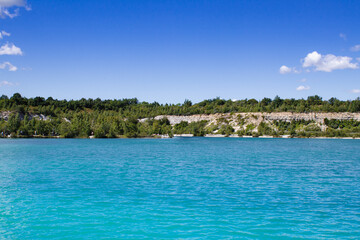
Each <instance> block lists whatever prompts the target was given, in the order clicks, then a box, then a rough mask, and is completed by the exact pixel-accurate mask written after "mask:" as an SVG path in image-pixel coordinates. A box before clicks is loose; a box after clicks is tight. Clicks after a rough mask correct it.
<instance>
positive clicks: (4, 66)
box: [0, 62, 18, 72]
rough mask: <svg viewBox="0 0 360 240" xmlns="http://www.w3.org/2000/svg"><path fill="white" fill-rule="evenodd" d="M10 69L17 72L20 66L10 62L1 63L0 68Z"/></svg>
mask: <svg viewBox="0 0 360 240" xmlns="http://www.w3.org/2000/svg"><path fill="white" fill-rule="evenodd" d="M6 68H7V69H8V70H9V71H10V72H15V71H16V70H17V69H18V68H17V67H16V66H14V65H12V64H11V63H9V62H3V63H0V69H6Z"/></svg>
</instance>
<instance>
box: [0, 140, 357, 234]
mask: <svg viewBox="0 0 360 240" xmlns="http://www.w3.org/2000/svg"><path fill="white" fill-rule="evenodd" d="M0 236H1V237H0V238H1V239H143V238H147V239H233V238H237V239H359V236H360V140H333V139H331V140H325V139H233V138H217V139H214V138H174V139H86V140H85V139H24V140H21V139H15V140H6V139H0Z"/></svg>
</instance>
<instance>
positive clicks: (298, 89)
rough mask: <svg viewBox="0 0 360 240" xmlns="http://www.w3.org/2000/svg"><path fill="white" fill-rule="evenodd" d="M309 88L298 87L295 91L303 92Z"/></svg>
mask: <svg viewBox="0 0 360 240" xmlns="http://www.w3.org/2000/svg"><path fill="white" fill-rule="evenodd" d="M309 89H310V87H309V86H303V85H300V86H298V87H297V88H296V90H297V91H305V90H309Z"/></svg>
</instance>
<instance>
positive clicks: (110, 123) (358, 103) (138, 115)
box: [0, 93, 360, 137]
mask: <svg viewBox="0 0 360 240" xmlns="http://www.w3.org/2000/svg"><path fill="white" fill-rule="evenodd" d="M5 111H9V112H11V113H12V114H11V115H10V116H9V119H8V120H7V121H5V120H4V119H0V133H2V135H1V136H7V135H10V134H11V135H12V136H19V137H31V136H34V135H36V136H38V137H40V136H62V137H89V136H91V135H94V136H95V137H145V136H154V135H170V136H171V135H172V134H173V133H174V134H181V133H191V134H194V135H196V136H202V135H204V134H206V133H212V132H217V133H222V134H225V135H230V134H232V133H233V129H232V127H231V126H230V125H229V124H228V121H227V120H226V119H219V121H218V123H217V125H214V126H211V127H208V129H205V126H206V125H207V123H206V122H198V123H195V122H194V123H186V122H181V123H179V124H177V125H175V126H174V127H172V126H171V125H170V123H169V120H168V119H160V120H154V119H153V117H155V116H159V115H193V114H214V113H234V112H261V111H263V112H282V111H287V112H359V111H360V99H359V98H358V99H356V100H353V101H341V100H338V99H336V98H331V99H329V100H328V101H326V100H323V99H322V98H321V97H319V96H310V97H308V98H307V99H306V100H305V99H299V100H296V99H281V98H280V97H278V96H276V97H275V98H274V99H273V100H272V99H270V98H264V99H262V100H260V101H258V100H256V99H244V100H238V101H231V100H224V99H220V98H214V99H208V100H204V101H202V102H200V103H196V104H193V103H192V102H191V101H190V100H185V101H184V103H183V104H159V103H157V102H153V103H147V102H139V101H138V100H137V99H136V98H131V99H120V100H101V99H99V98H97V99H84V98H82V99H80V100H69V101H68V100H56V99H53V98H51V97H49V98H47V99H45V98H43V97H35V98H25V97H22V96H21V94H19V93H15V94H14V95H13V96H12V97H10V98H9V97H7V96H5V95H2V96H0V112H5ZM34 115H38V117H35V118H32V116H34ZM40 116H46V117H47V118H49V119H48V120H40V119H41V118H42V117H40ZM142 118H147V119H148V120H146V121H141V122H139V121H138V119H142ZM326 121H327V122H325V124H326V126H328V131H327V132H329V133H328V134H331V135H339V134H340V135H341V134H347V132H352V133H358V132H359V122H356V121H352V120H349V121H340V120H326ZM245 122H246V119H245V118H241V117H240V116H239V117H238V123H239V126H243V125H244V124H245ZM310 123H311V122H301V121H297V122H291V123H288V122H275V123H273V126H270V125H269V126H268V125H266V124H265V125H264V124H262V125H260V126H259V129H258V131H259V134H265V135H271V134H273V135H276V134H279V135H280V134H289V135H293V136H297V135H299V134H300V133H301V132H307V133H309V132H312V133H314V134H315V133H316V134H318V132H319V128H318V127H317V126H315V125H311V126H308V127H307V125H309V124H310ZM331 129H333V130H334V131H333V130H331ZM254 130H255V126H253V125H251V124H250V125H247V127H246V129H244V130H241V134H247V135H253V134H254V132H256V131H254ZM239 134H240V133H239Z"/></svg>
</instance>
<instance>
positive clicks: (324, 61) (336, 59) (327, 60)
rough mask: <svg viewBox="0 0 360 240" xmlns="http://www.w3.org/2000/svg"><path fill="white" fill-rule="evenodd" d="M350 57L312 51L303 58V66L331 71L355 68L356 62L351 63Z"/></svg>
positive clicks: (356, 66)
mask: <svg viewBox="0 0 360 240" xmlns="http://www.w3.org/2000/svg"><path fill="white" fill-rule="evenodd" d="M351 60H352V58H351V57H346V56H335V55H333V54H327V55H321V54H320V53H318V52H316V51H314V52H312V53H309V54H308V55H307V56H306V57H305V58H304V60H303V65H302V66H303V67H304V68H308V67H315V71H323V72H331V71H333V70H336V69H357V68H359V66H358V63H352V62H351Z"/></svg>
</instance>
